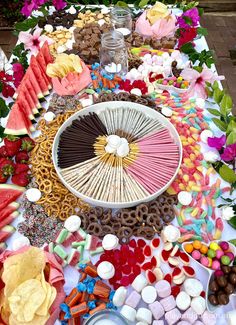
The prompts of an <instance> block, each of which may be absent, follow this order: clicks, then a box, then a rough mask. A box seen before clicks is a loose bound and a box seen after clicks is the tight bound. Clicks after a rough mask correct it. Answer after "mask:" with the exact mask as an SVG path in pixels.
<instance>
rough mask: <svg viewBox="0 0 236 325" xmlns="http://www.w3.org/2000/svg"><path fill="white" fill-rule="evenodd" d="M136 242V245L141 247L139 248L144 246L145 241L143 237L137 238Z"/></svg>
mask: <svg viewBox="0 0 236 325" xmlns="http://www.w3.org/2000/svg"><path fill="white" fill-rule="evenodd" d="M137 243H138V246H139V247H141V248H143V247H144V246H146V242H145V240H143V239H138V241H137Z"/></svg>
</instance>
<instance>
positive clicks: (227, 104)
mask: <svg viewBox="0 0 236 325" xmlns="http://www.w3.org/2000/svg"><path fill="white" fill-rule="evenodd" d="M232 107H233V101H232V98H231V97H230V96H229V95H228V94H224V96H223V98H222V101H221V103H220V111H221V113H222V114H223V115H227V114H229V113H230V112H231V110H232Z"/></svg>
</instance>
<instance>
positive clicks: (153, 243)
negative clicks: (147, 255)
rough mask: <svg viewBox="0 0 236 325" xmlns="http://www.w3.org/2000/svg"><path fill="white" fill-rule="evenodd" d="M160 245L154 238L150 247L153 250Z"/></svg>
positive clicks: (158, 239) (157, 239)
mask: <svg viewBox="0 0 236 325" xmlns="http://www.w3.org/2000/svg"><path fill="white" fill-rule="evenodd" d="M159 245H160V238H154V239H153V240H152V242H151V246H152V247H153V249H156V248H158V247H159Z"/></svg>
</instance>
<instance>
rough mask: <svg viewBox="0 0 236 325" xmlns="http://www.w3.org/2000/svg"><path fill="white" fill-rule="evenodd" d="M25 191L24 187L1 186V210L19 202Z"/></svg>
mask: <svg viewBox="0 0 236 325" xmlns="http://www.w3.org/2000/svg"><path fill="white" fill-rule="evenodd" d="M24 191H25V188H24V187H21V186H17V185H13V184H0V210H2V209H4V208H6V207H7V206H8V205H9V204H10V203H12V202H14V201H15V200H17V199H18V198H19V197H20V196H21V195H22V194H23V193H24Z"/></svg>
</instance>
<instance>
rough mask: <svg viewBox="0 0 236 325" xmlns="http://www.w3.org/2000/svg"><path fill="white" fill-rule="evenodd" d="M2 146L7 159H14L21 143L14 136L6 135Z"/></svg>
mask: <svg viewBox="0 0 236 325" xmlns="http://www.w3.org/2000/svg"><path fill="white" fill-rule="evenodd" d="M4 144H5V146H6V150H7V153H8V156H9V157H14V156H15V155H16V154H17V152H18V151H19V150H20V147H21V144H22V141H21V139H20V138H17V137H15V136H14V135H8V136H7V137H6V138H4Z"/></svg>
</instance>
